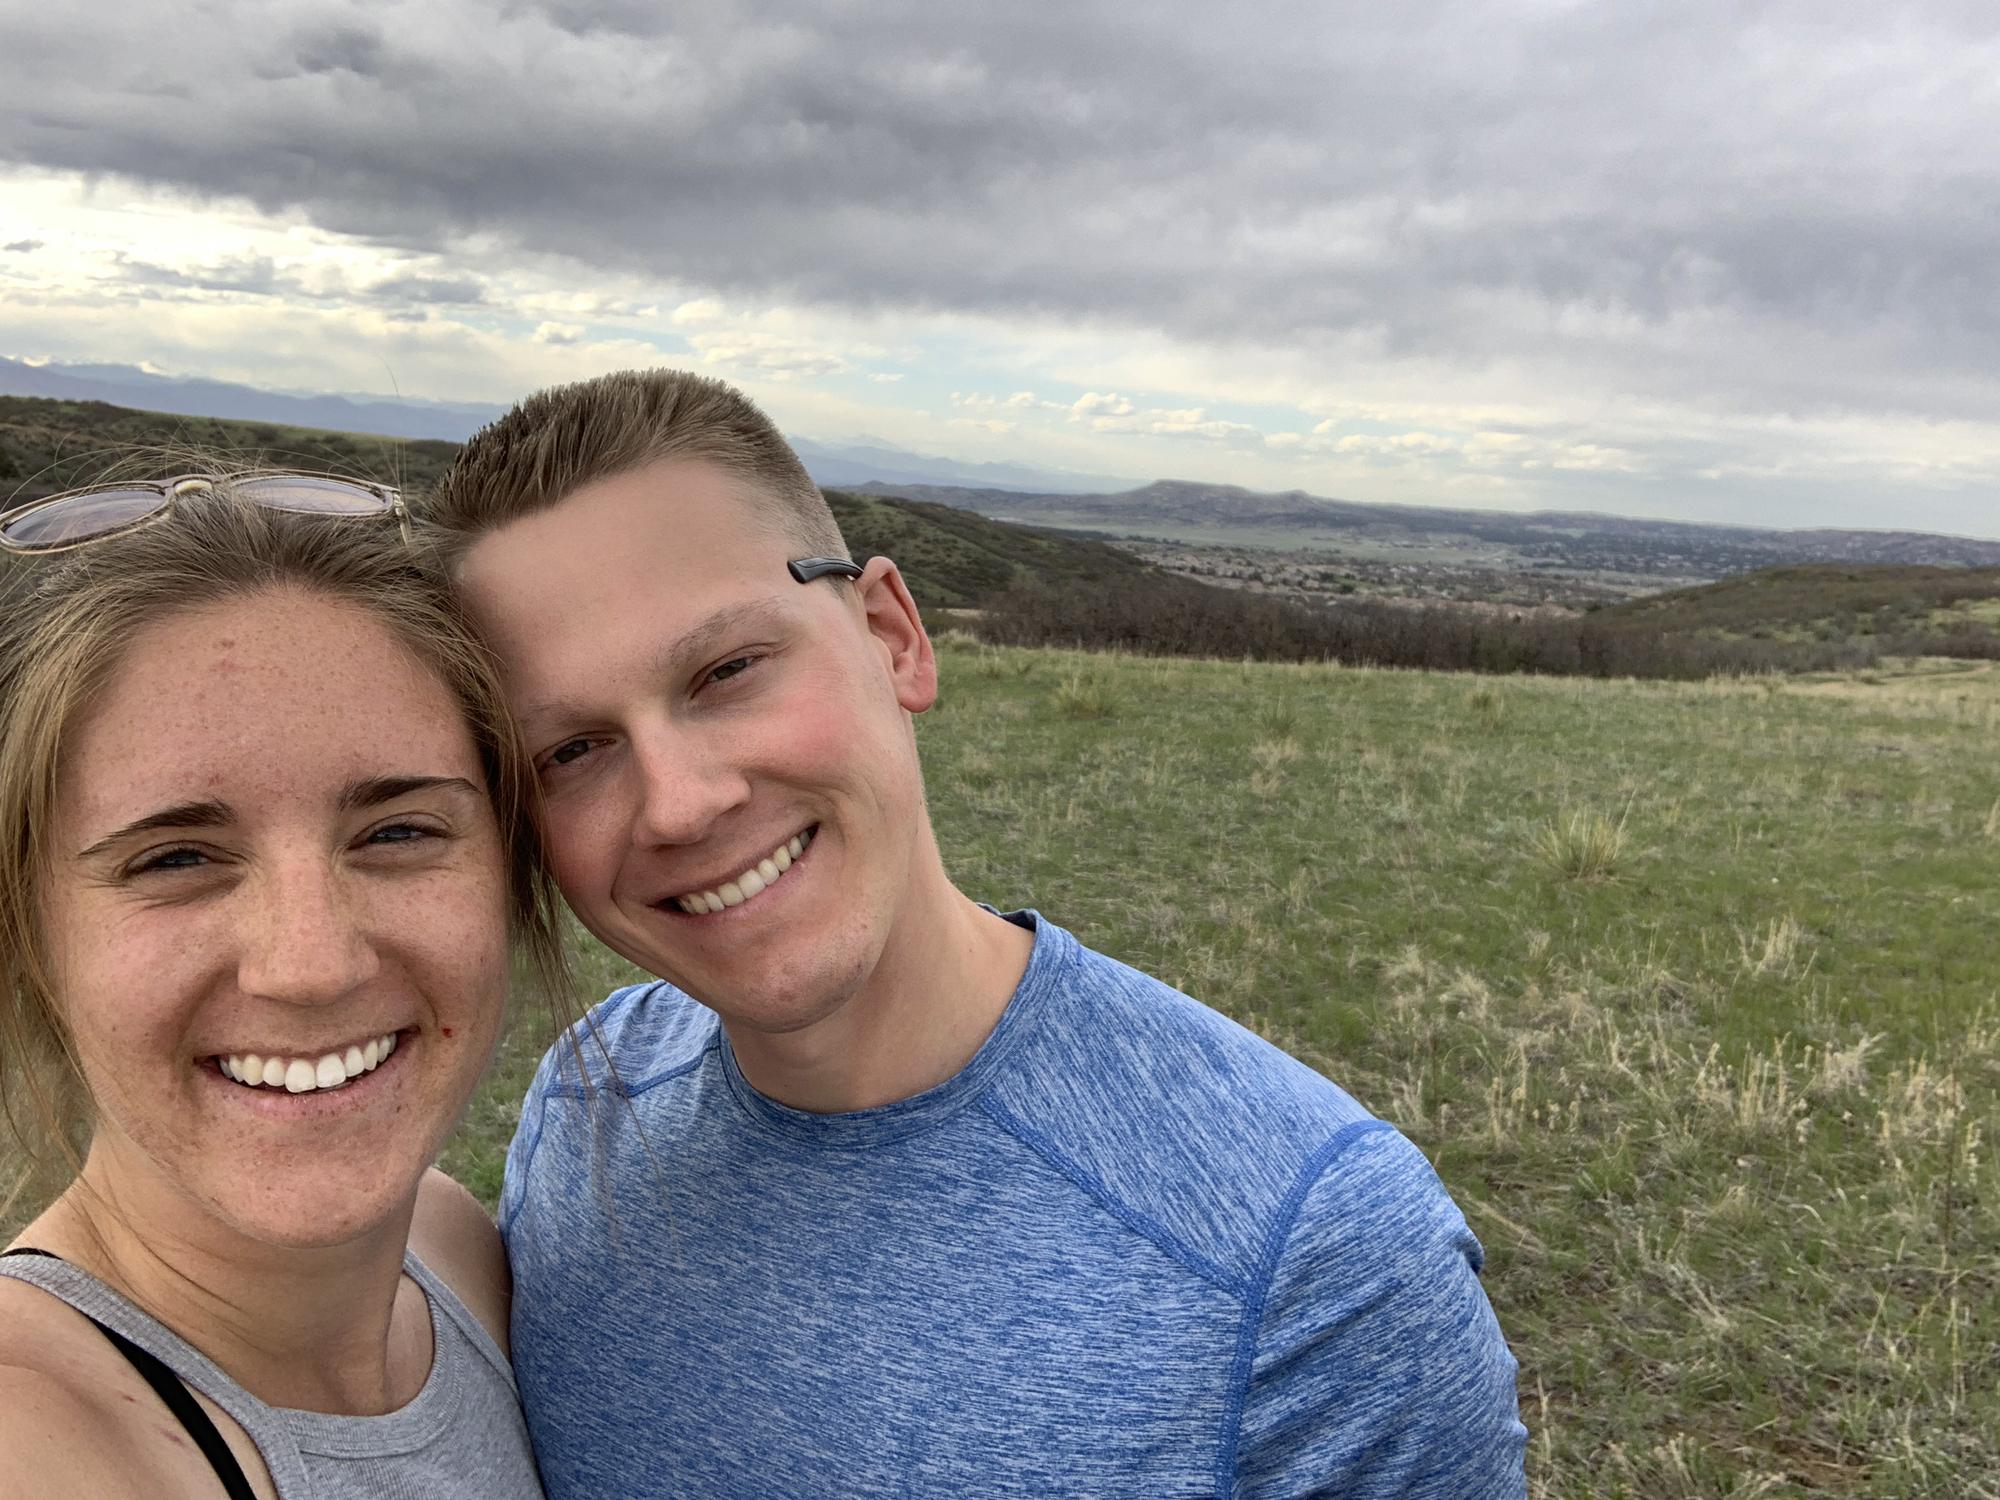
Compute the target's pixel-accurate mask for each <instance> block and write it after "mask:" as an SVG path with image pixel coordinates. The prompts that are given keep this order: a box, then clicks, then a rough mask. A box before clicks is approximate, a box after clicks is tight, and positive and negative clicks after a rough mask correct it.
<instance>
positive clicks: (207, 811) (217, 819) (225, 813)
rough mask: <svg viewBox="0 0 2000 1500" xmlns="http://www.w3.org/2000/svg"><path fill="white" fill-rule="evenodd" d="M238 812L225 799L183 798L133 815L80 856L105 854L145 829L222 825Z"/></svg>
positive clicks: (219, 826)
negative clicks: (131, 818) (142, 815)
mask: <svg viewBox="0 0 2000 1500" xmlns="http://www.w3.org/2000/svg"><path fill="white" fill-rule="evenodd" d="M235 818H236V814H235V813H234V812H233V811H232V810H231V809H230V806H229V804H228V803H226V802H182V803H178V804H176V805H175V806H173V807H163V808H161V809H160V810H159V811H158V812H150V813H147V814H146V815H145V816H144V817H143V818H134V819H133V820H132V821H131V822H129V823H127V824H126V825H125V826H124V827H123V828H118V829H115V830H113V831H112V832H110V833H107V834H106V835H105V836H104V837H103V838H101V839H99V840H98V841H97V842H96V843H94V844H92V845H91V846H90V847H89V848H88V849H85V850H83V851H81V852H80V853H79V854H78V855H77V858H78V859H90V858H92V857H93V856H95V855H99V854H102V853H103V852H104V851H105V850H107V849H109V848H111V847H112V846H113V845H115V844H120V843H123V842H124V841H125V840H126V839H129V838H133V837H136V836H137V835H139V834H142V833H157V832H158V831H160V830H161V829H163V828H221V827H223V826H225V825H226V824H229V823H231V822H234V821H235Z"/></svg>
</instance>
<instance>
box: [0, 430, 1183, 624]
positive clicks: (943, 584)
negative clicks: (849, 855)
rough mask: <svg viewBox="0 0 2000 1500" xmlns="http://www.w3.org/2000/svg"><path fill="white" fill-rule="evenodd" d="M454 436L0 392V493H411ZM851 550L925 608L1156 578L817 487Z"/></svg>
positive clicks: (1079, 545) (1041, 534)
mask: <svg viewBox="0 0 2000 1500" xmlns="http://www.w3.org/2000/svg"><path fill="white" fill-rule="evenodd" d="M457 451H458V445H457V444H456V443H446V442H437V441H431V440H421V439H419V440H409V439H398V438H379V437H369V436H365V435H359V434H355V433H348V432H323V431H319V430H316V429H312V428H305V427H289V426H284V425H281V424H278V423H271V422H237V421H229V420H225V419H222V418H217V417H183V416H173V415H167V414H164V413H160V412H144V411H134V410H132V409H130V408H128V407H122V406H112V405H110V404H108V403H105V402H101V401H55V400H47V399H41V398H34V397H21V396H0V500H4V502H5V504H7V505H19V504H22V503H24V502H26V501H29V500H35V499H39V498H41V497H42V496H45V495H52V494H55V493H57V492H59V491H61V490H63V489H66V488H69V487H71V486H73V485H77V484H86V483H91V482H93V481H95V480H97V479H99V478H101V477H103V476H104V475H105V474H107V473H119V472H124V473H133V474H140V475H145V476H147V477H151V476H155V475H160V474H171V473H174V472H176V471H177V470H178V469H179V468H181V467H183V466H184V465H185V463H186V455H188V454H190V453H205V454H213V453H227V454H232V455H235V456H237V457H239V458H241V459H242V460H243V461H244V462H245V463H247V464H252V465H260V466H261V465H271V466H274V467H296V468H306V469H319V470H327V471H331V472H335V473H345V474H354V475H362V476H366V477H369V478H375V479H384V480H388V481H390V482H393V483H395V484H398V485H400V486H401V487H402V488H403V489H404V490H405V491H406V492H408V493H409V494H411V495H412V496H420V495H421V494H422V493H423V491H424V490H425V489H427V488H428V487H429V486H430V485H432V484H434V483H435V482H436V481H437V479H438V477H439V476H440V475H441V474H442V473H443V472H444V470H445V467H446V466H447V465H448V464H449V463H450V462H451V459H452V455H453V454H455V453H456V452H457ZM825 493H826V497H827V502H828V504H829V505H831V506H832V507H833V513H834V516H835V518H836V519H837V520H838V521H839V523H840V529H841V532H842V534H843V535H844V536H845V537H846V538H847V541H848V545H849V547H850V548H851V549H852V550H853V551H854V553H855V555H856V556H857V557H867V556H872V555H874V554H876V553H887V554H888V555H890V556H892V557H894V558H895V559H896V562H897V564H898V566H899V567H901V568H902V570H903V573H904V576H905V577H906V578H907V579H908V580H909V583H910V591H911V592H912V593H913V594H914V595H915V596H916V598H917V601H918V603H919V604H921V605H923V606H925V607H926V608H929V609H965V608H977V607H979V606H980V605H981V604H983V603H984V602H985V601H986V600H987V599H989V598H991V597H993V596H994V595H996V594H998V593H1000V592H1002V591H1004V590H1005V589H1007V588H1008V587H1010V586H1011V585H1013V584H1015V583H1017V582H1022V581H1029V580H1039V581H1042V582H1045V583H1055V584H1058V585H1063V586H1069V585H1075V586H1079V587H1102V586H1104V585H1106V584H1109V583H1112V582H1114V581H1115V582H1133V581H1137V580H1142V579H1147V578H1151V577H1154V576H1156V573H1155V570H1154V569H1153V568H1151V567H1150V566H1148V565H1147V564H1146V563H1143V562H1141V561H1139V560H1138V559H1137V558H1135V557H1133V556H1132V555H1131V554H1129V553H1126V552H1121V551H1120V550H1118V549H1117V548H1116V547H1113V546H1110V545H1108V544H1107V543H1104V542H1100V541H1094V540H1091V539H1089V538H1086V537H1078V536H1070V535H1064V534H1062V533H1059V532H1048V531H1040V530H1034V529H1031V528H1028V527H1024V526H1011V525H1008V524H1006V523H1004V522H999V521H991V520H988V519H986V518H985V517H984V516H981V515H978V514H976V513H974V512H972V511H967V510H956V509H953V508H951V507H949V506H944V505H934V504H930V503H928V502H925V501H920V500H903V499H897V498H891V497H885V496H880V495H852V494H847V493H844V492H842V491H840V490H827V491H826V492H825Z"/></svg>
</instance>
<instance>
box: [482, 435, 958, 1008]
mask: <svg viewBox="0 0 2000 1500" xmlns="http://www.w3.org/2000/svg"><path fill="white" fill-rule="evenodd" d="M739 483H740V481H737V480H735V479H733V478H731V477H730V476H729V475H727V474H726V473H724V472H723V471H722V470H720V469H718V468H716V467H714V466H712V465H709V464H706V463H703V462H699V461H694V460H677V461H669V462H665V463H660V464H656V465H653V466H651V467H648V468H645V469H640V470H636V471H633V472H631V473H628V474H622V475H618V476H616V477H614V478H611V479H606V480H603V481H600V482H598V483H595V484H592V485H589V486H586V487H585V488H583V489H580V490H578V491H577V492H576V493H575V494H573V495H571V496H569V497H568V498H566V499H565V500H563V501H562V502H561V503H560V504H558V505H556V506H554V507H552V508H551V509H549V510H545V511H542V512H539V513H537V514H535V515H531V516H528V517H525V518H523V519H521V520H518V521H515V522H513V523H512V524H510V525H508V526H506V527H503V528H502V529H501V530H499V531H497V532H495V533H493V534H492V535H490V536H488V537H486V538H484V539H483V540H481V541H480V542H479V543H478V544H477V545H475V546H474V547H473V548H472V549H471V551H470V553H469V554H468V556H467V558H466V560H465V564H464V567H463V569H462V571H461V575H460V582H461V584H462V586H463V589H464V592H465V595H466V597H467V600H468V602H469V604H470V605H471V607H472V609H473V611H474V613H475V614H476V615H477V617H478V618H479V621H480V623H481V624H482V626H483V627H484V628H485V630H486V631H487V633H488V636H489V638H490V639H491V640H492V641H493V643H494V645H495V646H496V648H497V649H498V650H499V652H500V654H501V656H502V658H503V662H504V665H505V668H506V673H507V680H508V692H509V695H510V697H511V699H512V701H513V704H514V707H515V710H516V712H517V713H518V714H519V715H520V716H521V720H522V730H523V733H524V734H525V735H526V737H527V740H528V747H529V750H530V752H531V753H532V755H533V756H534V760H535V765H536V768H537V772H538V774H539V776H540V779H541V784H542V789H543V794H544V796H545V798H546V803H547V820H548V837H549V854H550V862H551V864H552V866H553V868H554V871H555V876H556V879H557V881H558V882H559V883H560V884H561V886H562V890H563V894H564V895H565V896H566V897H567V898H568V900H569V903H570V905H571V906H572V907H573V908H575V910H576V913H577V915H578V916H579V917H580V918H581V919H582V921H583V923H584V925H585V926H586V927H588V928H589V929H590V930H591V931H592V932H593V933H595V934H596V935H597V937H598V938H599V939H600V940H602V941H603V942H604V943H605V945H606V946H608V947H610V948H612V949H613V950H615V951H616V952H618V953H620V954H622V955H623V956H624V957H626V958H628V959H630V960H631V961H632V962H633V963H635V964H638V965H639V966H640V967H642V968H644V969H647V970H649V971H651V972H652V973H655V974H658V975H661V976H662V977H664V978H667V979H670V980H672V981H673V982H674V983H676V984H677V985H679V986H680V987H681V988H682V989H684V990H686V991H687V992H688V993H690V994H692V995H694V996H695V997H696V998H698V999H700V1000H702V1001H704V1002H705V1003H707V1004H708V1005H710V1006H712V1007H713V1008H714V1009H715V1010H717V1011H718V1012H720V1013H721V1014H722V1016H723V1017H724V1019H725V1020H728V1021H730V1022H731V1023H732V1024H733V1025H740V1026H748V1027H751V1028H754V1029H756V1030H759V1031H765V1032H784V1031H794V1030H797V1029H799V1028H802V1027H805V1026H809V1025H811V1024H813V1023H814V1022H815V1021H818V1020H821V1019H823V1018H825V1017H826V1016H828V1015H830V1014H832V1013H833V1012H835V1011H836V1010H838V1009H839V1008H840V1006H841V1005H842V1004H844V1003H845V1002H846V1001H847V1000H848V999H849V998H851V997H852V996H853V995H854V994H855V993H857V991H858V990H859V988H860V986H861V985H862V984H863V983H864V982H865V981H866V980H867V978H868V976H869V975H870V974H871V973H872V972H873V971H874V969H875V966H876V964H877V962H878V961H879V960H880V958H881V955H882V953H883V951H884V949H885V948H886V947H887V946H888V945H889V944H890V942H891V941H892V940H893V938H894V937H895V935H896V931H897V925H898V922H899V920H900V919H901V918H902V917H903V916H904V915H905V913H906V912H907V911H908V910H909V909H910V908H911V906H912V893H913V891H914V890H916V889H917V888H918V884H919V883H920V882H921V881H922V880H923V879H924V877H925V874H926V870H925V866H924V862H923V860H922V859H921V857H920V856H921V854H922V852H923V851H924V850H926V849H928V848H929V842H928V834H927V831H926V830H927V824H926V823H925V820H924V811H923V783H922V777H921V774H920V772H919V769H918V766H917V758H916V745H915V740H914V736H913V734H912V732H911V726H910V722H909V718H908V715H909V714H911V713H916V712H921V711H922V710H923V709H925V708H927V707H929V705H930V703H931V701H932V699H933V698H934V697H935V695H936V670H935V664H934V662H933V660H932V657H931V653H930V644H929V642H928V640H926V639H925V637H924V633H923V628H922V626H921V625H920V624H919V623H918V620H917V617H916V612H915V609H914V607H913V606H912V605H911V604H910V600H909V595H908V593H907V592H906V591H905V590H904V588H903V586H902V582H901V579H900V578H899V577H897V575H896V573H895V570H894V568H893V567H892V566H891V565H890V564H888V563H887V562H886V560H883V559H877V560H876V561H875V562H874V563H871V564H870V565H869V568H868V571H867V573H866V574H865V575H864V576H863V577H862V578H861V579H858V580H856V582H855V584H854V586H853V587H852V588H851V589H850V588H846V587H842V586H840V585H838V584H836V583H833V582H831V581H826V580H821V581H816V582H813V583H809V584H799V583H796V582H794V581H793V580H792V578H791V576H790V575H789V574H788V573H787V572H786V570H785V564H786V562H787V560H788V559H789V558H792V557H796V556H798V555H799V554H800V553H801V552H802V551H804V550H805V549H804V548H802V547H800V545H799V544H798V543H796V542H793V541H789V540H788V539H787V538H785V537H784V536H783V535H781V534H780V533H779V531H778V530H777V529H776V527H775V525H773V524H772V523H770V522H769V521H766V520H764V519H762V518H761V517H760V516H759V515H757V514H756V513H755V512H753V510H752V509H751V508H750V507H749V506H748V505H746V504H745V503H744V502H743V501H742V500H740V499H739V498H738V490H737V486H738V484H739ZM774 876H775V877H776V878H775V879H774V878H772V877H774ZM716 906H720V907H721V908H722V909H720V910H713V909H711V908H713V907H716Z"/></svg>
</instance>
